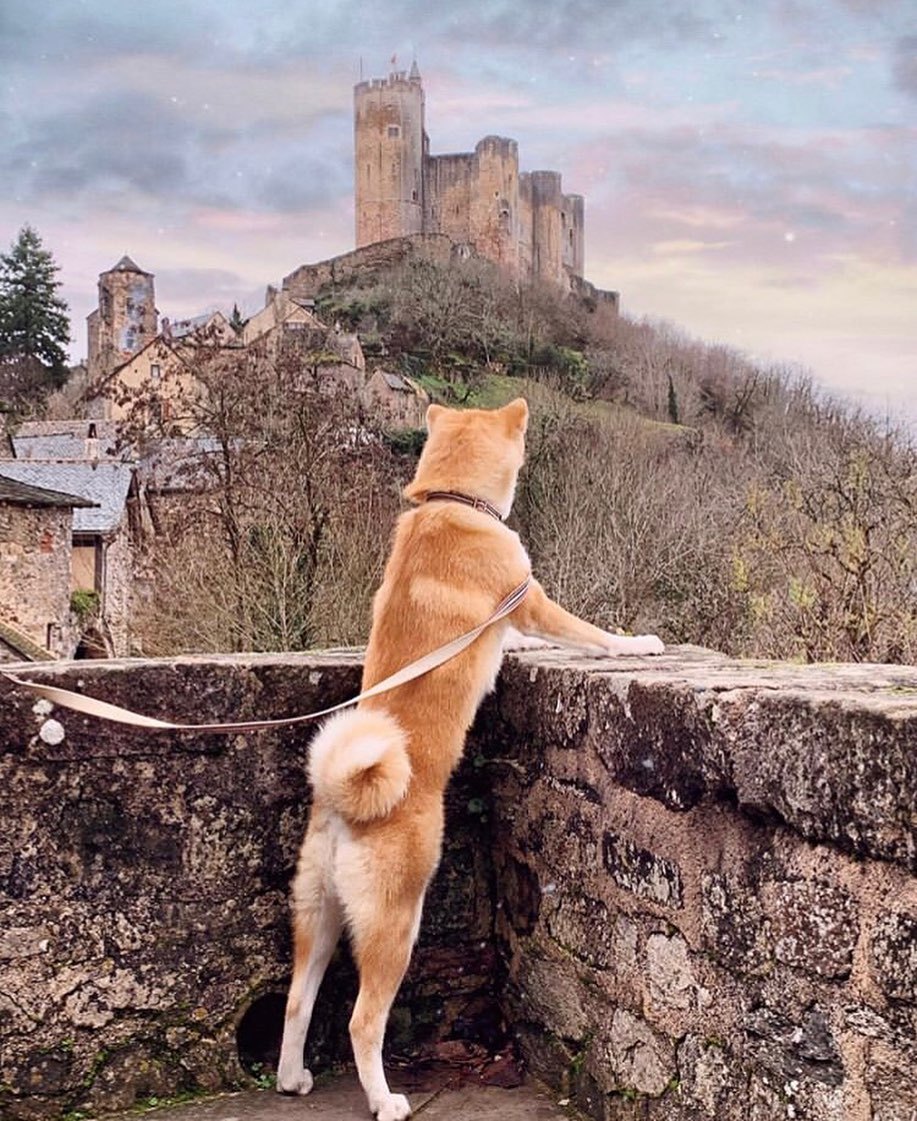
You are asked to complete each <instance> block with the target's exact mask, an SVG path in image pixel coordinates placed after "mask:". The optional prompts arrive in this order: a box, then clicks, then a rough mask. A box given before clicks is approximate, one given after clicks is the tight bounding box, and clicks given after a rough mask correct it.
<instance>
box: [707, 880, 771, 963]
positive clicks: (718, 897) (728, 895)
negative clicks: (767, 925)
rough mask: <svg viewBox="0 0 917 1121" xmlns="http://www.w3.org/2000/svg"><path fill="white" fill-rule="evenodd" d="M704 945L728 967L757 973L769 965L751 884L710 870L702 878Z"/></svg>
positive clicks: (763, 934) (760, 917) (768, 956)
mask: <svg viewBox="0 0 917 1121" xmlns="http://www.w3.org/2000/svg"><path fill="white" fill-rule="evenodd" d="M701 888H702V907H703V913H702V926H703V934H704V944H705V946H706V947H707V948H708V949H709V950H710V952H711V953H712V954H713V955H714V957H715V958H716V959H717V961H719V962H720V963H721V964H722V965H723V966H725V967H726V968H727V969H729V970H731V971H733V972H735V973H740V974H751V975H758V974H761V973H762V972H764V971H765V970H766V969H767V968H768V963H769V960H770V955H769V953H768V948H767V943H766V940H765V930H764V914H763V911H762V909H761V902H760V899H759V897H758V891H757V888H756V886H755V885H754V884H751V883H747V882H743V881H741V880H739V879H738V878H737V877H735V876H727V875H723V874H721V873H710V874H708V875H706V876H704V877H703V880H702V885H701Z"/></svg>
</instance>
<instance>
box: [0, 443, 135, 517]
mask: <svg viewBox="0 0 917 1121" xmlns="http://www.w3.org/2000/svg"><path fill="white" fill-rule="evenodd" d="M133 471H134V467H133V464H130V463H109V462H101V463H95V464H93V463H85V462H84V463H60V462H52V461H44V462H41V461H38V460H33V459H11V460H4V462H3V474H4V475H5V476H6V477H7V478H8V479H15V480H16V481H18V482H20V483H28V484H29V485H30V486H33V487H42V488H46V489H49V490H55V491H59V492H61V493H63V494H66V495H78V496H79V497H80V498H83V499H87V500H88V502H89V503H91V506H90V505H81V506H79V507H77V508H76V509H74V511H73V532H74V533H111V532H112V531H114V530H115V529H117V528H118V525H119V524H120V522H121V519H122V517H123V516H124V506H125V502H126V501H127V492H128V488H129V487H130V485H131V477H132V475H133Z"/></svg>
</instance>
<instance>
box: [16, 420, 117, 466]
mask: <svg viewBox="0 0 917 1121" xmlns="http://www.w3.org/2000/svg"><path fill="white" fill-rule="evenodd" d="M90 425H91V426H93V427H92V431H94V432H95V434H96V435H95V438H96V455H97V457H98V458H100V459H129V458H130V451H129V449H127V448H121V449H118V448H117V429H116V425H115V422H114V421H111V420H108V421H105V420H57V421H44V420H41V421H30V422H28V423H26V424H21V425H20V426H19V428H18V429H17V430H16V432H15V433H14V435H13V436H12V438H11V439H12V444H13V454H14V455H15V457H16V458H17V459H77V460H79V459H82V460H85V459H88V458H89V447H88V445H87V443H86V441H87V440H89V439H91V437H90V435H89V433H90Z"/></svg>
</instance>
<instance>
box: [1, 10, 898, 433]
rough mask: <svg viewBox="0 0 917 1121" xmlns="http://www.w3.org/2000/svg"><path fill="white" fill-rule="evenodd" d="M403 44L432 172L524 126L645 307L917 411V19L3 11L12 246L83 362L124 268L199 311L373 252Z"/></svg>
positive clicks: (530, 158)
mask: <svg viewBox="0 0 917 1121" xmlns="http://www.w3.org/2000/svg"><path fill="white" fill-rule="evenodd" d="M392 55H396V56H397V59H398V65H399V67H401V66H404V67H407V66H409V65H410V63H411V61H412V59H413V58H414V57H415V56H416V58H417V60H418V64H419V66H420V69H421V72H422V74H423V77H424V86H425V90H426V95H427V131H428V132H429V134H430V138H431V149H432V151H433V152H434V153H437V152H450V151H466V150H470V149H471V148H473V146H474V144H475V142H476V141H477V140H478V139H480V138H481V137H482V136H484V135H486V134H488V133H497V134H502V135H507V136H512V137H515V138H516V139H518V141H519V148H520V159H521V164H522V167H523V169H524V170H534V169H537V168H554V169H556V170H559V171H561V172H562V173H563V177H564V186H565V189H566V190H568V191H575V192H577V193H580V194H584V195H585V196H586V207H587V210H586V214H587V224H586V272H587V276H588V277H589V279H591V280H592V281H593V282H594V283H596V284H598V285H600V286H602V287H607V288H616V289H618V290H620V291H621V293H622V305H623V309H624V311H625V312H626V313H628V314H630V315H634V316H644V315H646V316H651V317H653V318H665V319H669V320H672V321H674V322H676V323H678V324H679V325H680V326H682V327H684V328H685V329H686V330H688V331H689V332H691V333H692V334H695V335H699V336H701V337H703V338H705V339H708V340H711V341H719V342H725V343H729V344H732V345H734V346H737V347H739V348H741V349H743V350H746V351H748V352H751V353H752V354H755V355H757V356H762V357H765V358H767V359H769V360H773V361H776V362H786V363H791V364H795V365H801V366H805V367H808V368H809V369H810V370H812V372H813V373H814V374H815V376H816V377H817V379H818V380H819V381H820V382H821V383H823V384H824V385H825V386H827V387H828V388H830V389H833V390H837V391H841V392H844V393H848V394H853V395H860V396H861V397H863V398H864V399H865V400H866V401H868V402H869V403H870V404H871V405H873V406H875V407H877V408H885V407H888V408H890V409H892V411H899V410H906V411H908V412H910V413H911V415H914V416H917V4H915V2H914V0H736V2H734V3H731V2H728V0H515V2H512V3H511V2H510V0H467V2H466V3H463V4H458V3H454V4H443V5H439V4H435V3H431V2H430V0H364V2H363V3H357V2H355V0H322V2H321V3H318V2H315V0H283V2H282V3H281V2H277V0H259V2H258V3H257V4H256V3H251V2H249V3H242V2H241V0H182V2H178V0H155V2H148V3H145V4H140V3H136V2H135V0H122V2H121V3H118V4H111V3H109V2H106V3H102V2H101V0H53V2H52V3H47V4H43V5H38V6H35V5H31V4H26V3H24V2H23V0H0V247H5V246H6V245H8V244H10V243H11V242H12V241H13V240H14V239H15V237H16V234H17V231H18V229H19V228H20V227H21V226H22V225H23V223H25V222H29V223H31V224H32V225H34V226H35V227H36V228H37V229H38V230H39V232H40V234H41V235H42V238H43V239H44V242H45V245H46V246H47V247H48V248H49V249H51V250H52V251H53V253H54V255H55V258H56V260H57V262H58V264H59V265H60V267H61V273H60V278H61V280H62V281H63V284H64V289H63V294H64V296H65V297H66V299H67V300H68V301H69V303H70V306H71V311H72V314H73V317H74V335H75V340H74V345H73V348H72V357H73V358H74V359H77V358H81V357H83V356H84V355H85V345H86V344H85V326H84V318H85V316H86V315H87V314H88V312H89V311H90V310H91V309H92V307H93V306H94V305H95V299H96V295H95V285H96V280H97V277H98V274H99V273H100V272H101V271H103V270H104V269H107V268H110V267H111V266H112V265H113V264H114V263H115V262H116V261H117V260H118V259H119V258H120V257H121V255H122V254H123V253H129V254H130V255H131V256H132V257H133V258H134V260H135V261H136V262H137V263H138V264H139V265H140V266H141V267H142V268H144V269H147V270H148V271H150V272H153V273H155V274H156V295H157V303H158V306H159V309H160V311H161V312H162V314H164V315H170V316H173V317H175V316H177V317H181V316H186V315H192V314H196V313H198V312H200V311H202V310H204V309H207V308H210V307H213V306H223V307H226V308H229V307H231V306H232V303H233V301H238V302H239V303H240V305H242V307H243V309H244V310H247V311H252V310H255V308H256V307H257V306H260V301H261V298H262V295H263V290H264V287H265V285H266V284H267V283H269V282H276V281H278V280H279V279H280V278H281V277H282V276H283V275H285V274H286V273H288V272H291V271H292V270H293V269H294V268H295V267H296V266H298V265H299V264H302V263H305V262H309V261H315V260H320V259H322V258H325V257H329V256H333V255H334V254H336V253H340V252H344V251H346V250H348V249H351V248H352V247H353V203H352V124H351V106H352V86H353V84H354V82H355V81H356V80H358V78H359V75H360V68H361V65H362V68H363V74H364V76H366V77H375V76H381V75H383V74H385V73H386V72H387V71H388V69H389V63H390V59H391V57H392Z"/></svg>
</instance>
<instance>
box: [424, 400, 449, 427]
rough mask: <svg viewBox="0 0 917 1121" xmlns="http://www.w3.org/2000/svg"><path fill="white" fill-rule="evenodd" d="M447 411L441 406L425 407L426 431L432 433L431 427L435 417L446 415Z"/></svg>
mask: <svg viewBox="0 0 917 1121" xmlns="http://www.w3.org/2000/svg"><path fill="white" fill-rule="evenodd" d="M448 411H449V410H448V409H447V408H445V407H444V406H443V405H428V406H427V418H426V423H427V431H428V432H432V431H433V425H434V424H435V423H436V419H437V417H440V416H442V415H443V414H444V413H447V412H448Z"/></svg>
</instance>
